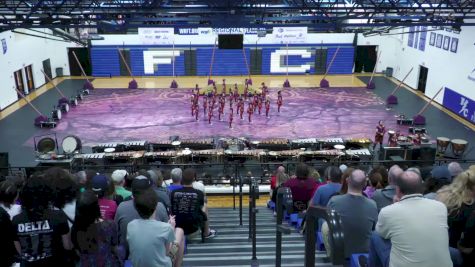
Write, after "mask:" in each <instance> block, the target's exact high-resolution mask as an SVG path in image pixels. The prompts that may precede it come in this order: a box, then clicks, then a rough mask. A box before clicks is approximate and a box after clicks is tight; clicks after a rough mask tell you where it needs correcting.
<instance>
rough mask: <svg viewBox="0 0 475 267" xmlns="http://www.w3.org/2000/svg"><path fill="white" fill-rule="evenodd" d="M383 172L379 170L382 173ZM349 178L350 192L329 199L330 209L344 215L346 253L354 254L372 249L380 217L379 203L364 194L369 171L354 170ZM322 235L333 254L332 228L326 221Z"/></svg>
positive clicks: (341, 215)
mask: <svg viewBox="0 0 475 267" xmlns="http://www.w3.org/2000/svg"><path fill="white" fill-rule="evenodd" d="M378 175H379V174H378ZM347 180H348V193H346V194H344V195H338V196H333V197H332V198H331V199H330V201H329V202H328V209H329V210H335V211H336V212H337V213H338V214H339V215H340V217H341V221H342V223H343V233H344V237H345V242H344V243H345V257H346V258H347V259H349V258H350V257H351V254H355V253H368V251H369V239H370V237H371V233H372V231H373V229H374V226H375V225H376V221H377V219H378V209H377V207H376V203H375V202H374V201H373V200H371V199H368V198H366V197H365V196H363V194H362V192H363V188H364V187H365V186H366V175H365V173H364V172H363V171H362V170H358V169H356V170H354V171H353V172H352V173H351V175H350V177H348V178H347ZM322 235H323V240H324V242H325V248H328V249H327V254H328V255H329V256H330V253H331V248H330V242H329V237H328V235H329V229H328V225H327V223H326V222H325V223H324V224H323V225H322Z"/></svg>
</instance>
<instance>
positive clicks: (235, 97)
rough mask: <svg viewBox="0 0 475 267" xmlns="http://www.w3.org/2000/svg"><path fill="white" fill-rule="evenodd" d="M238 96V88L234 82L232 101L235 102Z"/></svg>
mask: <svg viewBox="0 0 475 267" xmlns="http://www.w3.org/2000/svg"><path fill="white" fill-rule="evenodd" d="M238 98H239V89H238V87H237V84H234V102H237V101H238Z"/></svg>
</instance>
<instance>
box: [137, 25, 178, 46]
mask: <svg viewBox="0 0 475 267" xmlns="http://www.w3.org/2000/svg"><path fill="white" fill-rule="evenodd" d="M138 32H139V38H140V40H141V41H142V44H172V43H173V40H174V35H175V32H174V29H173V28H139V29H138Z"/></svg>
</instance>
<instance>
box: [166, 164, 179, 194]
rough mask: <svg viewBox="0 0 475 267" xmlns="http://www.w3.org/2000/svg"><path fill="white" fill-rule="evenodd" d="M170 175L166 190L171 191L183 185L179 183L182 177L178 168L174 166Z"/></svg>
mask: <svg viewBox="0 0 475 267" xmlns="http://www.w3.org/2000/svg"><path fill="white" fill-rule="evenodd" d="M170 175H171V177H172V184H170V185H169V186H167V189H168V191H170V192H173V190H176V189H181V188H183V186H182V185H181V179H182V171H181V169H180V168H174V169H173V170H172V171H171V173H170Z"/></svg>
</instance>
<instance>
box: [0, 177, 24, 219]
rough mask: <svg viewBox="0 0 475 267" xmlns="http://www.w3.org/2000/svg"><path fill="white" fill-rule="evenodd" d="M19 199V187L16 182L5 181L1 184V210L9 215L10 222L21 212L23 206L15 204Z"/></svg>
mask: <svg viewBox="0 0 475 267" xmlns="http://www.w3.org/2000/svg"><path fill="white" fill-rule="evenodd" d="M17 198H18V187H17V186H16V185H15V183H14V182H12V181H10V180H5V181H3V182H1V183H0V208H3V209H4V210H5V211H6V212H7V213H8V215H9V216H10V220H11V219H13V217H15V216H16V215H18V214H20V212H21V206H20V205H18V204H15V202H16V200H17Z"/></svg>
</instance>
